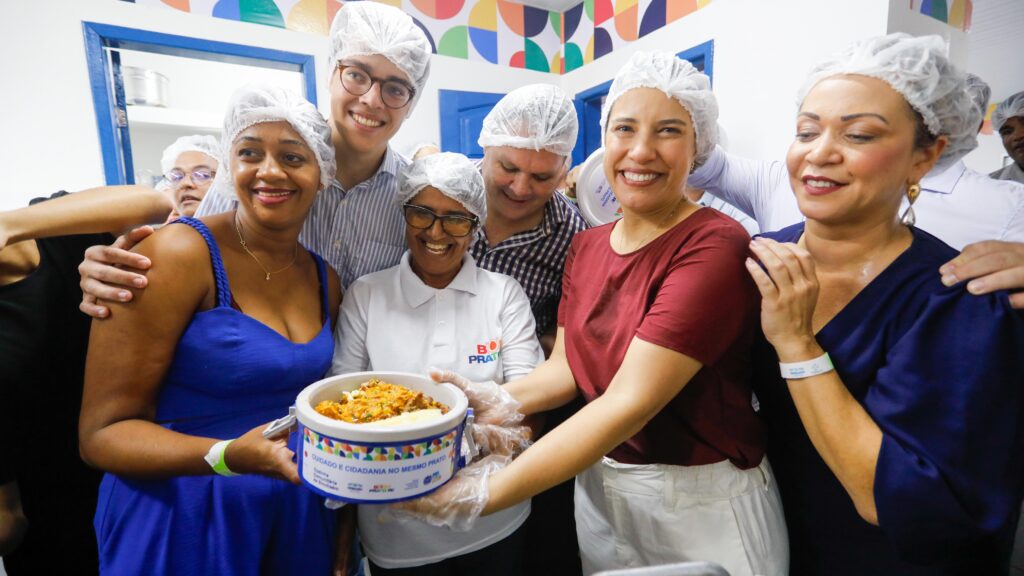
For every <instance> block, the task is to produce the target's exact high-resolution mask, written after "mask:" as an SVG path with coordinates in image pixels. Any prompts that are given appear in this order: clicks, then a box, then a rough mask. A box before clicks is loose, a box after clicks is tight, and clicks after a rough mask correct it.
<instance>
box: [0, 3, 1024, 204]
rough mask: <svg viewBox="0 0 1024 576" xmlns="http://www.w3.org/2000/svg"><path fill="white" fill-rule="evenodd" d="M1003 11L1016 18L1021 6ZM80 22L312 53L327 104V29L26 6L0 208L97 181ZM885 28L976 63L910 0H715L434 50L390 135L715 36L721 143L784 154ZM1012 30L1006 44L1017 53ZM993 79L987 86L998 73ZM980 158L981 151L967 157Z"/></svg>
mask: <svg viewBox="0 0 1024 576" xmlns="http://www.w3.org/2000/svg"><path fill="white" fill-rule="evenodd" d="M1013 1H1014V2H1016V1H1017V0H1013ZM976 10H977V11H978V12H980V11H981V8H976ZM1012 10H1014V14H1021V15H1024V2H1019V3H1017V4H1014V7H1013V8H1012ZM1004 19H1005V17H1004ZM83 20H87V21H91V22H100V23H108V24H114V25H118V26H124V27H129V28H139V29H145V30H152V31H156V32H164V33H170V34H178V35H186V36H192V37H196V38H203V39H211V40H218V41H223V42H232V43H237V44H247V45H254V46H260V47H266V48H272V49H280V50H287V51H291V52H299V53H304V54H311V55H313V56H315V58H316V61H317V64H316V73H317V81H318V89H317V97H318V102H319V103H320V107H321V110H322V111H324V112H325V113H326V112H327V111H328V105H329V95H328V93H327V84H326V82H325V78H324V76H325V74H326V72H327V70H328V64H327V56H328V54H329V46H328V40H327V38H326V37H323V36H318V35H312V34H305V33H299V32H293V31H289V30H281V29H276V28H272V27H267V26H260V25H256V24H249V23H243V22H234V21H228V20H222V19H216V18H209V17H205V16H198V15H193V14H188V13H184V12H178V11H175V10H166V9H159V8H152V7H147V6H140V5H135V4H132V3H128V2H118V1H114V0H46V1H45V2H36V3H22V4H21V5H19V7H18V8H17V9H16V10H12V11H11V13H10V14H9V15H8V17H7V18H6V19H2V20H0V37H2V38H4V42H5V45H7V46H9V47H11V50H14V49H16V50H17V51H18V53H19V54H24V55H28V56H25V57H10V58H5V59H2V60H0V77H2V78H4V86H5V88H6V89H5V90H2V91H0V110H2V112H0V113H2V114H3V115H4V120H5V127H6V128H7V134H8V135H13V137H10V136H9V137H8V138H6V139H4V142H3V143H2V144H0V152H2V157H3V158H4V159H5V160H6V161H7V162H8V166H9V167H10V169H9V170H8V174H9V179H8V186H6V187H5V190H4V191H3V192H2V193H0V210H4V209H10V208H14V207H19V206H23V205H25V204H26V203H27V201H28V199H30V198H32V197H34V196H38V195H43V194H48V193H50V192H52V191H54V190H57V189H61V188H63V189H68V190H77V189H82V188H87V187H90V186H96V185H101V184H103V183H104V179H103V165H102V158H101V155H100V148H99V137H98V134H97V129H96V120H95V115H94V111H93V107H92V97H91V92H90V90H89V83H88V75H87V69H86V63H85V51H84V41H83V36H82V21H83ZM890 30H907V31H911V32H918V33H920V32H937V33H941V34H944V35H946V36H947V37H949V38H950V39H951V40H953V42H954V46H953V55H954V58H956V59H958V60H960V59H962V60H966V61H967V63H968V65H969V67H970V66H973V65H974V62H973V61H972V60H971V59H970V58H969V57H966V56H964V54H965V53H967V52H968V49H969V48H970V46H969V44H967V45H966V47H965V45H964V42H963V41H962V39H963V37H964V35H963V34H962V33H960V32H958V31H956V30H954V29H952V28H950V27H948V26H946V25H945V24H942V23H940V22H937V21H935V20H932V19H930V18H927V17H925V16H921V15H920V14H915V13H913V12H911V11H910V10H909V9H908V8H907V3H906V1H905V0H858V1H857V2H847V1H841V0H831V1H822V0H775V1H765V0H715V1H714V2H712V3H711V4H710V5H708V6H707V7H706V8H703V9H701V10H699V11H697V12H695V13H693V14H690V15H689V16H686V17H685V18H683V19H681V20H679V21H677V22H674V23H672V24H669V25H667V26H665V27H663V28H661V29H659V30H657V31H655V32H653V33H652V34H649V35H648V36H646V37H644V38H641V39H639V40H637V41H636V42H633V43H630V44H629V45H628V46H622V47H616V50H615V51H613V52H612V53H611V54H609V55H606V56H605V57H603V58H600V59H598V60H597V61H595V62H593V63H591V64H587V65H585V66H584V67H582V68H580V69H577V70H574V71H573V72H570V73H569V74H566V75H564V76H561V77H559V76H556V75H552V74H545V73H541V72H533V71H529V70H520V69H513V68H509V67H507V66H498V65H493V64H486V63H479V62H472V61H468V60H461V59H456V58H450V57H446V56H435V57H434V60H433V63H432V74H431V78H430V81H429V82H428V86H427V89H426V91H425V93H424V94H423V96H422V97H421V100H420V102H419V104H418V106H417V108H416V109H415V110H414V111H413V112H412V115H411V116H410V118H409V119H408V120H407V121H406V124H405V125H404V126H403V127H402V129H401V130H400V131H399V133H398V135H397V136H396V137H395V140H394V145H395V147H396V148H397V149H398V150H400V151H402V150H405V149H407V148H408V147H411V146H412V145H414V144H416V143H419V142H422V141H427V140H430V141H435V142H436V141H438V140H439V137H440V136H439V125H440V122H439V117H438V116H439V115H438V98H437V90H438V89H440V88H445V89H455V90H472V91H485V92H499V93H504V92H507V91H509V90H511V89H513V88H516V87H518V86H522V85H524V84H528V83H534V82H541V83H551V84H556V85H561V86H562V87H563V88H564V89H565V90H566V92H567V93H568V94H569V95H570V96H571V95H574V94H575V93H577V92H580V91H582V90H586V89H588V88H590V87H592V86H594V85H597V84H600V83H602V82H604V81H607V80H609V79H610V78H612V77H613V76H614V74H615V72H616V71H617V70H618V69H619V67H621V66H622V64H623V63H624V62H625V61H626V60H627V59H628V58H629V56H630V55H631V54H632V52H633V51H635V50H640V49H647V50H649V49H664V50H672V51H676V52H678V51H681V50H684V49H686V48H690V47H692V46H695V45H697V44H700V43H703V42H705V41H707V40H714V41H715V51H714V88H715V92H716V94H717V95H718V98H719V103H720V107H721V118H720V124H721V125H722V127H723V128H724V129H725V131H726V132H727V134H728V139H729V146H730V150H732V151H734V152H735V153H737V154H741V155H744V156H747V157H751V158H760V159H779V158H782V157H783V156H784V154H785V151H786V148H787V147H788V145H789V143H790V141H791V139H792V131H793V114H794V112H795V98H796V93H797V90H798V88H799V87H800V84H801V82H802V81H803V79H804V77H805V75H806V73H807V71H808V70H809V69H810V67H811V66H812V65H813V64H814V63H815V62H816V61H817V60H819V59H820V58H821V57H822V55H824V54H827V53H830V52H835V51H838V50H840V49H842V48H843V47H844V46H846V45H847V44H849V43H850V42H852V41H854V40H857V39H859V38H863V37H865V36H870V35H876V34H884V33H886V32H888V31H890ZM968 36H969V35H968ZM1017 38H1018V39H1017V40H1016V41H1015V43H1013V44H1011V46H1014V47H1016V52H1017V54H1019V53H1020V50H1019V47H1020V46H1021V41H1020V40H1019V36H1018V37H1017ZM1006 51H1007V49H1006V48H1004V49H1003V50H1002V52H1001V53H1002V54H1003V58H998V55H996V56H993V55H991V54H989V55H987V56H986V59H985V60H984V64H985V65H987V66H989V67H990V68H991V67H993V66H994V65H995V64H993V62H994V61H995V60H998V61H999V62H1005V61H1006V58H1009V57H1010V56H1008V55H1007V54H1006ZM979 66H980V65H979ZM1003 66H1005V64H1003ZM982 76H983V77H985V76H986V75H985V74H982ZM992 83H993V85H994V88H995V86H996V85H997V82H992ZM1000 86H1001V85H1000ZM1020 88H1022V87H1016V89H1020ZM1009 90H1010V89H1009V88H1006V89H1003V88H1000V92H1004V91H1009ZM1005 95H1006V94H1002V93H1000V94H994V98H999V97H1002V96H1005ZM982 142H983V143H982V150H981V151H980V152H975V153H973V154H972V155H971V156H969V157H968V162H969V164H971V165H972V166H974V167H975V168H977V169H994V168H995V166H997V165H998V163H999V162H998V156H999V150H1000V148H1001V146H1000V145H999V144H998V141H997V139H996V138H995V137H988V138H987V140H986V139H985V138H983V139H982ZM976 156H977V157H978V158H980V159H979V160H977V161H974V160H973V159H974V158H975V157H976ZM54 158H59V159H60V161H59V162H57V161H55V160H54ZM993 164H994V165H993ZM989 166H991V168H988V167H989Z"/></svg>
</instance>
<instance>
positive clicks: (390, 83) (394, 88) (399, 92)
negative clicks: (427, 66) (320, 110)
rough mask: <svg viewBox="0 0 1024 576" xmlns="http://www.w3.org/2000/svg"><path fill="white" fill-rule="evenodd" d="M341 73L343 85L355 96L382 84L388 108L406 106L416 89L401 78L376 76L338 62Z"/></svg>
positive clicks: (382, 92)
mask: <svg viewBox="0 0 1024 576" xmlns="http://www.w3.org/2000/svg"><path fill="white" fill-rule="evenodd" d="M338 69H339V70H340V73H341V85H342V87H344V88H345V90H347V91H348V93H349V94H352V95H353V96H362V95H363V94H366V93H367V92H369V91H370V88H373V85H374V84H378V85H379V86H380V99H381V101H382V102H384V105H385V106H387V107H388V108H393V109H396V110H397V109H399V108H405V106H406V105H407V104H409V101H410V100H412V98H413V96H415V95H416V90H415V89H414V88H413V87H412V86H409V85H408V84H406V83H405V82H402V81H401V80H391V79H386V78H374V77H373V76H370V75H369V74H367V73H366V71H365V70H363V69H362V68H358V67H356V66H346V65H344V64H338Z"/></svg>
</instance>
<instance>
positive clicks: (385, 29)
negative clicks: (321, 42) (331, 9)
mask: <svg viewBox="0 0 1024 576" xmlns="http://www.w3.org/2000/svg"><path fill="white" fill-rule="evenodd" d="M372 54H380V55H381V56H383V57H385V58H387V59H388V60H390V61H391V63H392V64H394V65H395V66H396V67H398V69H399V70H401V71H402V72H403V73H404V74H405V75H406V76H408V77H409V81H410V82H412V83H413V87H414V88H415V89H416V93H415V94H414V95H413V98H412V100H411V101H410V102H409V111H410V112H412V109H413V108H414V107H415V106H416V101H417V100H419V97H420V95H421V94H422V93H423V86H424V85H425V84H426V83H427V76H429V75H430V54H431V49H430V40H427V35H426V34H424V33H423V30H421V29H420V27H419V26H417V25H416V23H415V22H413V19H412V17H410V16H409V15H408V14H406V13H405V12H403V11H401V10H399V9H398V8H394V7H392V6H385V5H383V4H378V3H377V2H346V3H345V4H344V5H343V6H342V7H341V9H340V10H338V13H337V14H335V15H334V22H332V23H331V65H332V66H337V65H338V62H340V61H342V60H344V59H345V58H349V57H351V56H367V55H372ZM332 73H333V71H332Z"/></svg>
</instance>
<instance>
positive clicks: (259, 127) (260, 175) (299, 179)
mask: <svg viewBox="0 0 1024 576" xmlns="http://www.w3.org/2000/svg"><path fill="white" fill-rule="evenodd" d="M230 162H231V174H232V176H233V177H234V183H235V190H236V192H237V193H238V199H239V212H240V213H241V212H245V213H248V214H249V215H250V216H251V217H252V218H255V219H256V220H257V221H259V222H260V223H261V224H262V225H264V226H267V227H269V228H280V227H285V226H290V225H296V224H298V225H301V223H302V221H303V220H305V218H306V213H307V212H309V207H310V206H311V205H312V204H313V200H314V199H315V198H316V194H317V191H318V190H319V188H320V166H319V164H317V159H316V155H315V154H314V153H313V151H312V150H310V149H309V147H308V146H307V145H306V143H305V142H304V141H303V140H302V137H301V136H299V133H298V132H296V131H295V129H294V128H292V126H291V124H289V123H287V122H284V121H278V122H262V123H260V124H254V125H252V126H250V127H248V128H246V129H245V130H243V131H242V132H240V133H239V134H238V136H237V137H236V138H235V141H234V143H233V144H232V145H231V159H230Z"/></svg>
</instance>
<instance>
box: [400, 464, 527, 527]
mask: <svg viewBox="0 0 1024 576" xmlns="http://www.w3.org/2000/svg"><path fill="white" fill-rule="evenodd" d="M511 461H512V458H510V457H508V456H500V455H497V454H492V455H490V456H486V457H484V458H481V459H480V460H477V461H476V462H474V463H472V464H470V465H469V466H466V467H465V468H463V469H462V470H459V472H458V474H456V475H455V477H453V478H452V479H451V480H449V481H448V483H447V484H445V485H444V486H442V487H440V488H438V489H437V490H436V491H434V492H432V493H430V494H428V495H427V496H424V497H422V498H417V499H415V500H408V501H406V502H399V503H397V504H392V505H390V506H389V507H388V510H390V511H391V513H392V514H394V515H395V516H397V517H407V518H415V519H417V520H421V521H423V522H426V523H427V524H431V525H433V526H444V527H447V528H449V529H451V530H453V531H455V532H468V531H469V530H472V529H473V526H474V525H476V520H477V518H479V517H480V513H481V512H483V509H484V506H485V505H487V498H488V494H487V479H488V478H489V477H490V476H491V475H492V474H494V473H495V472H497V471H499V470H501V469H502V468H504V467H505V466H508V463H509V462H511Z"/></svg>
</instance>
